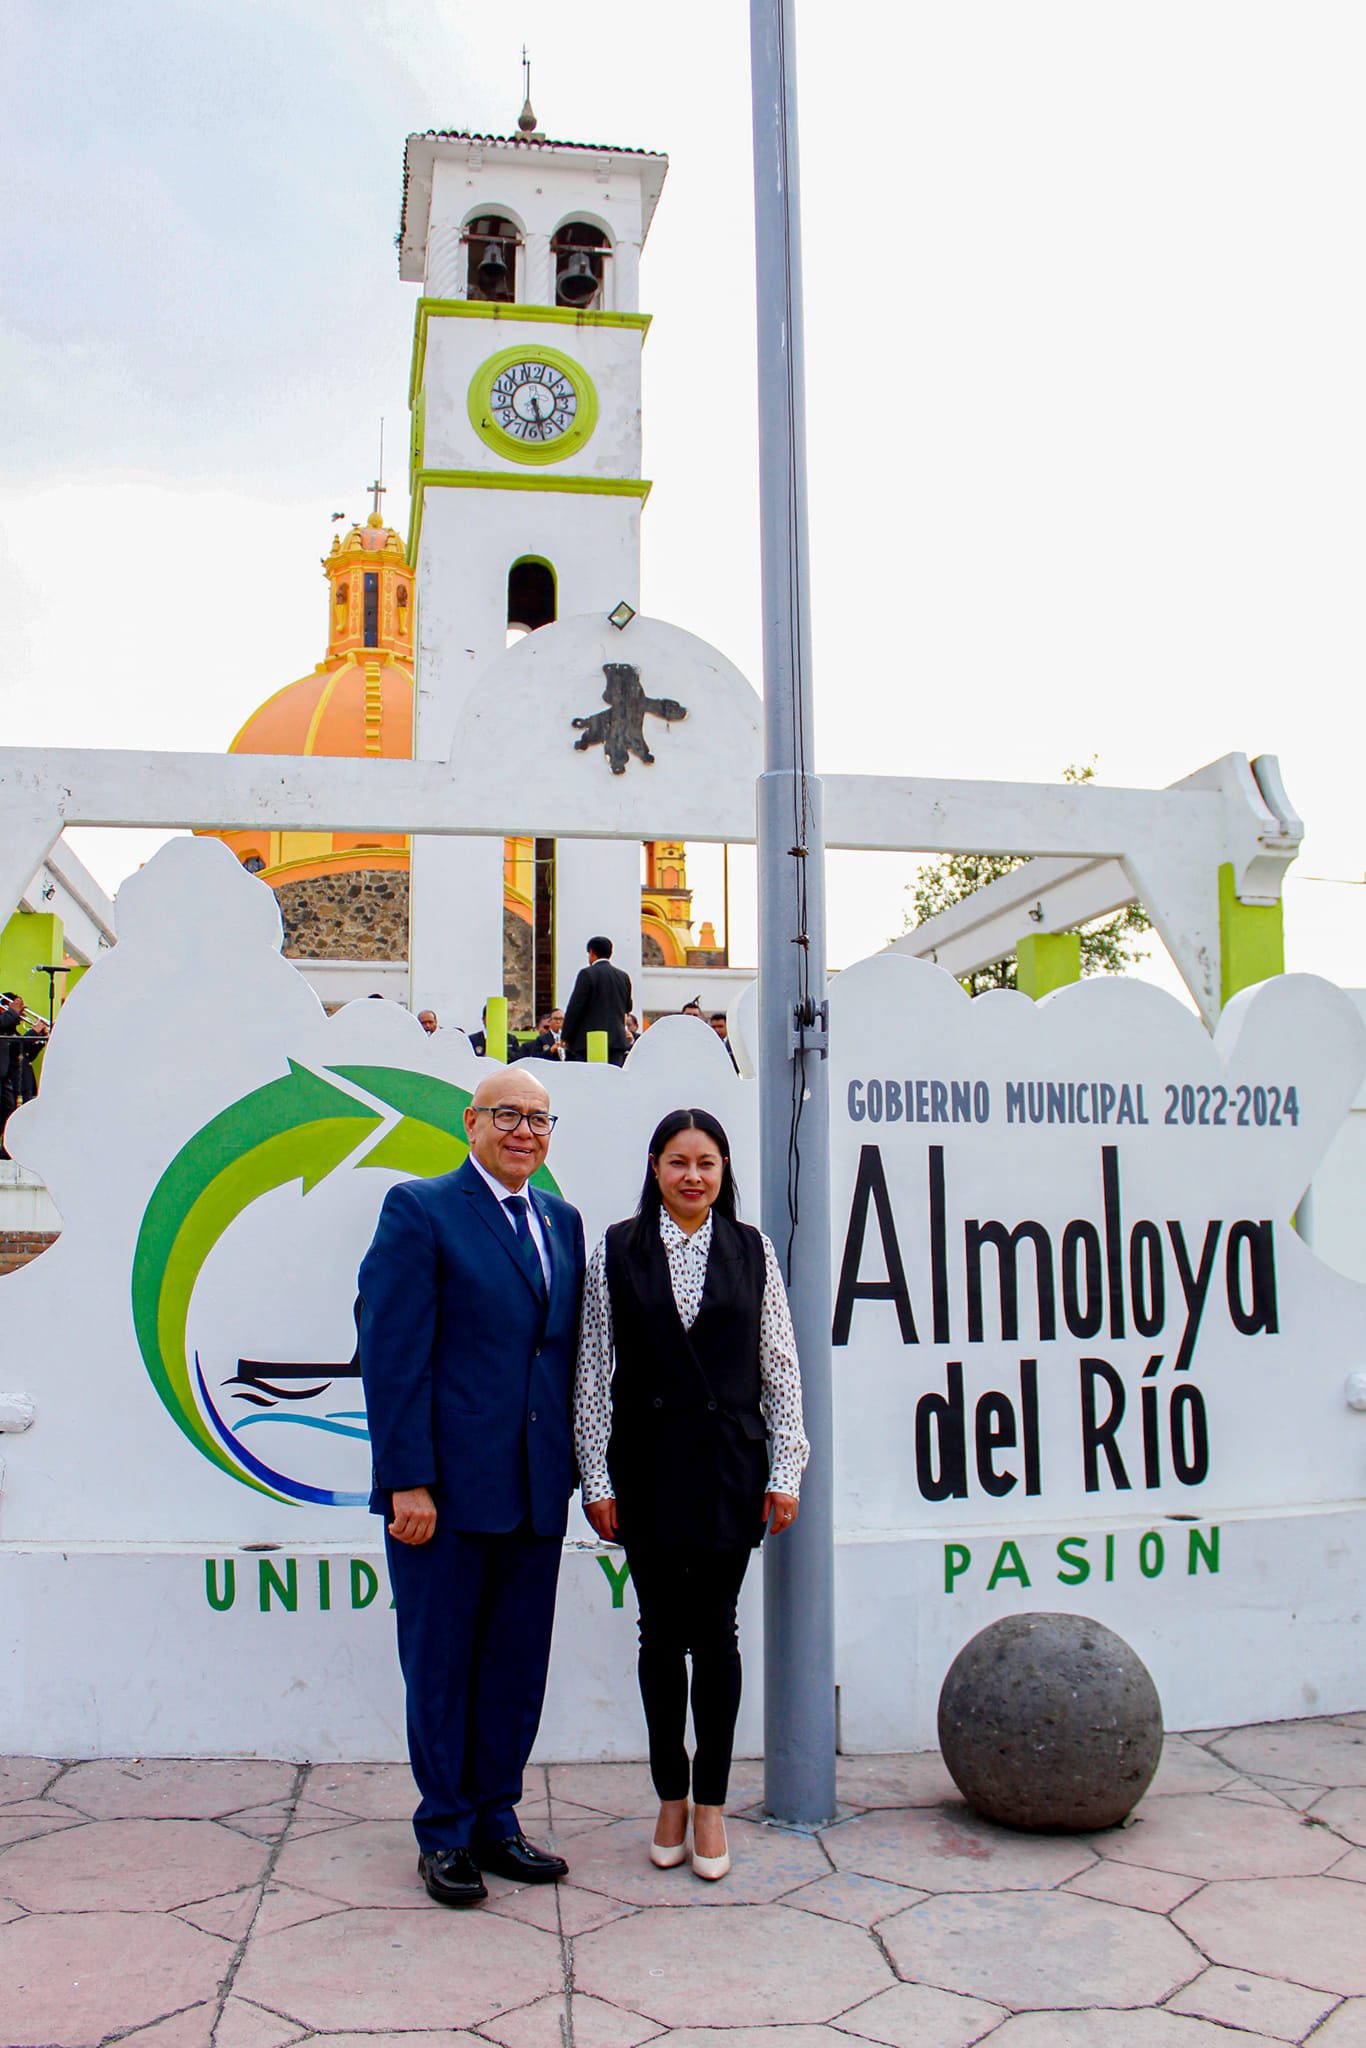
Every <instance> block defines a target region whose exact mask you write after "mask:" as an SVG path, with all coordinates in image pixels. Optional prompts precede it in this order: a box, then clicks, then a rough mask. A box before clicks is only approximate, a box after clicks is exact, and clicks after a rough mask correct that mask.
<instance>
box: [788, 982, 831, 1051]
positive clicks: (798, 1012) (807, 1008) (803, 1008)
mask: <svg viewBox="0 0 1366 2048" xmlns="http://www.w3.org/2000/svg"><path fill="white" fill-rule="evenodd" d="M805 1052H818V1053H819V1054H820V1056H821V1058H822V1059H823V1060H827V1059H829V1057H830V1005H829V1003H817V1002H813V1001H812V999H811V997H810V996H808V997H807V999H806V1001H805V1003H796V1004H794V1006H793V1010H792V1028H791V1032H790V1035H789V1038H788V1053H789V1056H790V1057H791V1058H793V1059H800V1058H801V1056H802V1054H803V1053H805Z"/></svg>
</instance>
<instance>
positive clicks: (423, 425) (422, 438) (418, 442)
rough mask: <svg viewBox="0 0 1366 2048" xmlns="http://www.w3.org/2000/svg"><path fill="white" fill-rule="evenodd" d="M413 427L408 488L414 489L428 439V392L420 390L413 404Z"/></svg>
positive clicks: (409, 448)
mask: <svg viewBox="0 0 1366 2048" xmlns="http://www.w3.org/2000/svg"><path fill="white" fill-rule="evenodd" d="M412 414H413V428H412V433H411V434H410V436H409V439H408V489H409V492H411V491H412V489H413V486H414V484H415V483H416V481H417V476H418V472H419V471H420V470H421V468H422V451H423V447H424V444H425V442H426V439H427V394H426V392H425V391H419V392H418V394H417V397H416V398H415V399H414V400H413V404H412Z"/></svg>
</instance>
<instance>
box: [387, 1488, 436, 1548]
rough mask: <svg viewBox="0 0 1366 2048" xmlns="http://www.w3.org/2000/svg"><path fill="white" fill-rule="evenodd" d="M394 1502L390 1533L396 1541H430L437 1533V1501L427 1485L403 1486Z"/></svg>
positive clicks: (394, 1497) (395, 1496)
mask: <svg viewBox="0 0 1366 2048" xmlns="http://www.w3.org/2000/svg"><path fill="white" fill-rule="evenodd" d="M393 1502H394V1519H393V1521H392V1522H390V1524H389V1534H390V1535H391V1536H392V1537H393V1539H394V1541H395V1543H430V1542H431V1540H432V1537H433V1536H434V1535H435V1533H436V1502H435V1501H434V1500H433V1499H432V1497H431V1494H430V1493H429V1492H428V1491H427V1489H426V1487H425V1486H405V1487H401V1488H400V1489H399V1491H398V1492H397V1493H396V1494H395V1495H394V1496H393Z"/></svg>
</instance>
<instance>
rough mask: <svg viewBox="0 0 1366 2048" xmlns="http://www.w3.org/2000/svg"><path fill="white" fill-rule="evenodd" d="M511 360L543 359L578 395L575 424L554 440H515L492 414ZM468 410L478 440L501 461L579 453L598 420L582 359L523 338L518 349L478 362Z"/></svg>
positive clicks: (540, 460) (560, 457)
mask: <svg viewBox="0 0 1366 2048" xmlns="http://www.w3.org/2000/svg"><path fill="white" fill-rule="evenodd" d="M514 363H544V364H545V365H546V366H547V368H549V369H552V370H558V371H559V373H560V375H561V376H562V377H567V378H568V379H569V382H570V383H571V384H572V385H573V386H574V395H575V397H576V398H577V400H578V408H577V410H576V412H575V415H574V424H573V426H572V427H570V428H569V430H568V432H567V433H563V434H561V435H560V437H559V439H558V440H556V441H542V442H538V443H537V444H536V445H535V446H528V444H527V443H526V442H525V441H518V440H515V439H514V438H513V436H512V435H511V434H508V433H505V432H504V431H503V429H502V428H501V427H500V426H499V425H498V423H497V421H496V420H495V419H494V417H493V387H494V384H495V383H496V382H497V380H498V379H499V377H501V376H502V374H503V372H504V370H510V369H511V368H512V366H513V364H514ZM469 415H470V425H471V426H472V427H473V428H474V431H475V433H476V434H477V435H478V436H479V438H480V440H481V441H482V442H484V444H485V446H486V447H489V448H491V449H492V450H493V452H494V454H495V455H501V456H502V457H503V458H504V460H505V461H508V462H524V463H533V464H543V463H547V462H563V461H564V460H565V458H566V457H567V456H570V455H577V453H578V451H579V450H580V448H582V447H583V445H584V443H585V442H586V441H588V440H589V439H590V438H591V436H592V433H593V429H594V428H595V427H596V425H597V423H598V394H597V391H596V390H595V388H594V385H593V380H592V378H591V377H590V376H589V374H588V372H587V370H585V369H584V367H583V364H582V363H576V362H575V361H574V358H573V357H572V356H567V355H563V354H562V353H561V351H560V350H559V349H557V348H546V347H545V345H544V344H543V343H542V342H539V341H534V342H524V343H523V344H522V345H521V346H520V347H519V348H504V349H500V350H499V351H498V354H497V355H496V356H490V357H489V359H488V361H487V362H485V363H481V364H480V365H479V368H478V369H477V370H476V371H475V373H474V375H473V377H472V378H471V379H470V394H469Z"/></svg>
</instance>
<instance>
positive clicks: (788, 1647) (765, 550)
mask: <svg viewBox="0 0 1366 2048" xmlns="http://www.w3.org/2000/svg"><path fill="white" fill-rule="evenodd" d="M750 51H751V63H752V73H753V94H754V215H755V219H754V231H755V249H756V271H757V282H758V322H759V494H760V533H761V558H762V595H763V614H764V773H763V774H762V776H761V777H760V778H759V789H758V843H759V1105H760V1159H761V1171H760V1179H761V1208H762V1215H763V1222H764V1228H765V1230H766V1231H767V1232H768V1235H769V1236H770V1237H771V1238H772V1240H773V1242H774V1245H775V1246H776V1248H777V1252H778V1258H779V1261H780V1263H781V1264H782V1267H783V1270H784V1274H785V1277H786V1279H787V1283H788V1293H789V1296H790V1298H791V1302H792V1320H793V1323H794V1326H795V1328H796V1332H797V1350H798V1353H799V1355H800V1358H801V1363H802V1394H803V1404H804V1407H805V1413H806V1433H807V1435H808V1437H809V1438H810V1440H811V1461H810V1464H809V1465H808V1467H807V1470H806V1475H805V1478H804V1480H803V1482H802V1496H801V1513H800V1514H799V1516H798V1518H797V1521H796V1523H795V1525H794V1526H793V1527H792V1528H791V1529H790V1530H788V1531H787V1532H786V1533H785V1534H784V1535H782V1536H780V1537H777V1538H776V1539H774V1538H770V1540H769V1541H768V1542H767V1543H766V1544H765V1545H764V1753H765V1758H766V1762H765V1769H764V1804H765V1806H766V1807H767V1809H768V1811H769V1812H770V1813H771V1814H772V1815H773V1816H774V1817H775V1819H779V1820H785V1821H791V1822H799V1823H807V1824H810V1823H814V1822H819V1821H825V1820H829V1819H830V1818H831V1816H832V1815H833V1813H834V1811H835V1624H834V1608H835V1602H834V1512H833V1506H834V1504H833V1490H832V1461H831V1399H830V1136H829V1106H828V1105H829V1086H828V1076H827V1072H826V1060H825V1049H826V1029H825V1027H826V1007H825V840H824V834H823V831H822V825H821V793H820V784H819V783H818V782H817V781H816V779H815V777H814V776H813V775H811V774H810V773H809V772H808V771H809V769H810V764H811V758H812V738H813V727H812V697H811V653H810V650H811V622H810V607H809V603H808V597H807V552H806V430H805V394H804V385H803V369H802V284H801V230H800V221H799V206H798V184H797V107H796V64H795V53H794V41H793V25H792V0H751V4H750Z"/></svg>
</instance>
